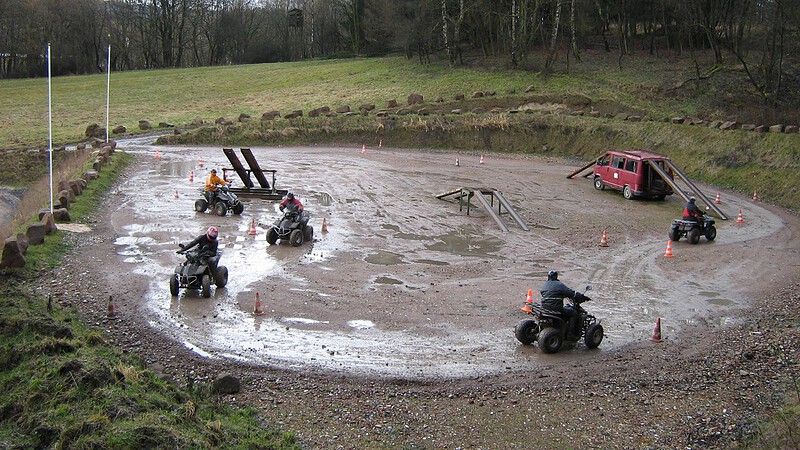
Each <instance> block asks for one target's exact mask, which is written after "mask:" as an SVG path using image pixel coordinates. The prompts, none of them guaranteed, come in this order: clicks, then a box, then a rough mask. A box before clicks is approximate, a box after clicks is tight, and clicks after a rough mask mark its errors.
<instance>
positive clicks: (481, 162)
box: [479, 155, 483, 164]
mask: <svg viewBox="0 0 800 450" xmlns="http://www.w3.org/2000/svg"><path fill="white" fill-rule="evenodd" d="M479 164H483V155H481V160H480V162H479Z"/></svg>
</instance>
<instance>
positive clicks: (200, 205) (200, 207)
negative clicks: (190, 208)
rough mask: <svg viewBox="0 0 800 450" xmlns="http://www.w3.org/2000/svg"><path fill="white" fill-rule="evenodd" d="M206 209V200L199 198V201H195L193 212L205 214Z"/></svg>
mask: <svg viewBox="0 0 800 450" xmlns="http://www.w3.org/2000/svg"><path fill="white" fill-rule="evenodd" d="M206 209H208V202H207V201H206V199H204V198H200V199H197V201H195V202H194V210H195V211H197V212H206Z"/></svg>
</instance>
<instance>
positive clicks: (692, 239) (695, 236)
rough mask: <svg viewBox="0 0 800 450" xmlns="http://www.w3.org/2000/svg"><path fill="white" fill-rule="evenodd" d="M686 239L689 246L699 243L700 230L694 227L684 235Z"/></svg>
mask: <svg viewBox="0 0 800 450" xmlns="http://www.w3.org/2000/svg"><path fill="white" fill-rule="evenodd" d="M686 238H687V239H688V240H689V243H690V244H697V243H698V242H700V228H697V227H694V228H692V229H691V230H689V233H687V234H686Z"/></svg>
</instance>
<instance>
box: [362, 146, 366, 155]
mask: <svg viewBox="0 0 800 450" xmlns="http://www.w3.org/2000/svg"><path fill="white" fill-rule="evenodd" d="M361 154H362V155H366V154H367V146H366V145H362V146H361Z"/></svg>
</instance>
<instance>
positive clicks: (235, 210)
mask: <svg viewBox="0 0 800 450" xmlns="http://www.w3.org/2000/svg"><path fill="white" fill-rule="evenodd" d="M243 212H244V205H243V204H242V202H237V203H236V204H235V205H233V213H234V214H236V215H237V216H238V215H239V214H241V213H243Z"/></svg>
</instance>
